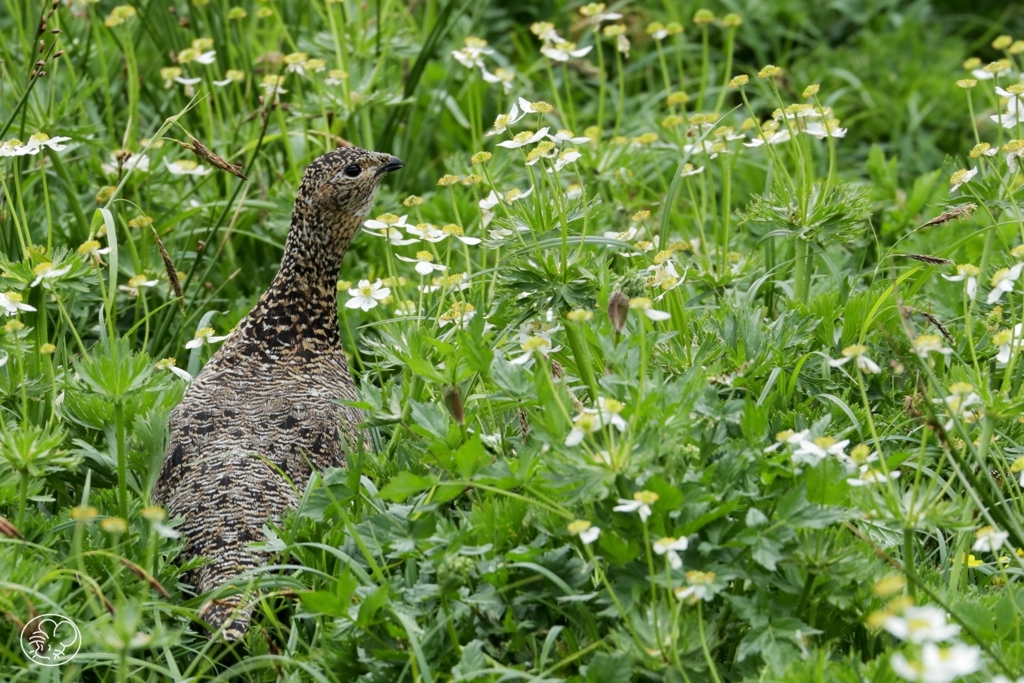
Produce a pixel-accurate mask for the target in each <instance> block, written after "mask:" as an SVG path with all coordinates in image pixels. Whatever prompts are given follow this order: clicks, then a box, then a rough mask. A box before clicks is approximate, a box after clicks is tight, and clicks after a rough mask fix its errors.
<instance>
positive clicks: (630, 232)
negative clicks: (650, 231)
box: [604, 225, 637, 242]
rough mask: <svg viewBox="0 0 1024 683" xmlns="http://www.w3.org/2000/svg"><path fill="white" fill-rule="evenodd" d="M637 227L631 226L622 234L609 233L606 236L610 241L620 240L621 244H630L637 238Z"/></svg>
mask: <svg viewBox="0 0 1024 683" xmlns="http://www.w3.org/2000/svg"><path fill="white" fill-rule="evenodd" d="M636 231H637V227H636V226H635V225H632V226H630V227H629V228H628V229H626V230H623V231H622V232H612V231H608V232H606V233H605V234H604V236H605V237H607V238H608V239H613V240H619V241H620V242H628V241H630V240H631V239H633V238H634V237H636Z"/></svg>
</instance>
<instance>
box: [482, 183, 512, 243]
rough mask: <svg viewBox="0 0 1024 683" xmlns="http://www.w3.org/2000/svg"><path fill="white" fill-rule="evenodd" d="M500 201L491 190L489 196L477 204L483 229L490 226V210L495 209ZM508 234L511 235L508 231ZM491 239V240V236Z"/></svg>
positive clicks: (492, 215) (491, 218) (491, 212)
mask: <svg viewBox="0 0 1024 683" xmlns="http://www.w3.org/2000/svg"><path fill="white" fill-rule="evenodd" d="M500 201H501V199H500V198H499V197H498V193H497V192H495V191H494V190H491V193H490V194H488V195H487V196H486V197H484V198H483V199H481V200H480V201H479V202H478V204H479V206H480V211H481V220H482V223H483V227H485V228H486V227H487V226H488V225H490V222H491V221H492V220H494V212H493V211H492V210H491V209H493V208H494V207H496V206H497V205H498V203H499V202H500ZM508 234H510V235H511V234H512V231H511V230H509V231H508ZM491 237H492V238H493V235H492V236H491Z"/></svg>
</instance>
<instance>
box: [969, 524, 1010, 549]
mask: <svg viewBox="0 0 1024 683" xmlns="http://www.w3.org/2000/svg"><path fill="white" fill-rule="evenodd" d="M1009 537H1010V534H1009V533H1008V532H1006V531H998V530H996V528H995V527H990V526H983V527H981V528H980V529H978V530H977V531H975V532H974V538H975V541H974V545H972V546H971V550H974V551H982V552H984V551H988V552H993V553H994V552H997V551H998V550H999V549H1000V548H1002V547H1003V543H1005V542H1006V539H1008V538H1009Z"/></svg>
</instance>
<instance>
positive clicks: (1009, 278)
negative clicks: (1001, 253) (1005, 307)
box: [985, 263, 1024, 304]
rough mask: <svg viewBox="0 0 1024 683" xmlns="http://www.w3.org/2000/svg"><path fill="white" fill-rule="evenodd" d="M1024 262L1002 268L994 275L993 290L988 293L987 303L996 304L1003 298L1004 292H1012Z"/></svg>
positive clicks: (1023, 267)
mask: <svg viewBox="0 0 1024 683" xmlns="http://www.w3.org/2000/svg"><path fill="white" fill-rule="evenodd" d="M1022 269H1024V263H1018V264H1017V265H1015V266H1013V267H1012V268H1000V269H999V270H997V271H996V272H995V274H994V275H993V276H992V281H991V282H992V291H991V292H989V293H988V298H987V299H986V300H985V301H986V302H987V303H990V304H994V303H995V302H997V301H999V299H1001V298H1002V296H1003V292H1012V291H1013V283H1014V282H1016V281H1017V278H1019V277H1020V272H1021V270H1022Z"/></svg>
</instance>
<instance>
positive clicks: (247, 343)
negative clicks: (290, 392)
mask: <svg viewBox="0 0 1024 683" xmlns="http://www.w3.org/2000/svg"><path fill="white" fill-rule="evenodd" d="M359 223H360V221H359V218H358V217H355V216H345V217H337V216H326V217H325V216H320V215H317V214H316V213H314V212H310V211H305V212H303V211H299V210H296V212H295V213H294V214H293V216H292V225H291V229H290V230H289V232H288V240H287V242H286V243H285V249H284V257H283V258H282V260H281V268H280V269H279V270H278V272H277V276H276V277H275V278H274V281H273V282H272V283H271V285H270V287H269V288H268V289H267V291H266V292H265V293H264V294H263V296H262V297H260V300H259V302H258V303H257V304H256V306H255V307H254V308H253V310H252V311H251V312H250V313H249V315H248V316H247V317H246V319H245V321H244V322H243V324H242V325H241V326H240V327H239V330H238V333H239V334H238V336H239V343H241V344H242V345H243V346H244V347H246V348H247V349H249V350H258V351H260V352H261V353H266V354H268V355H270V356H272V357H273V359H278V358H280V357H284V356H296V355H297V356H300V357H314V356H316V355H317V354H319V353H324V352H329V351H331V350H334V349H337V348H339V347H340V345H341V341H340V334H339V331H338V304H337V282H338V268H339V267H340V265H341V260H342V257H343V256H344V255H345V251H346V250H347V249H348V245H349V243H350V242H351V241H352V236H353V235H354V234H355V232H356V230H357V229H358V227H359Z"/></svg>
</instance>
